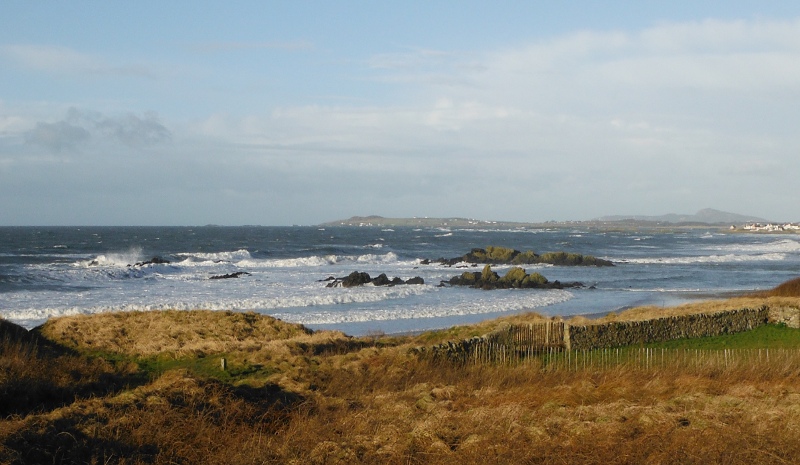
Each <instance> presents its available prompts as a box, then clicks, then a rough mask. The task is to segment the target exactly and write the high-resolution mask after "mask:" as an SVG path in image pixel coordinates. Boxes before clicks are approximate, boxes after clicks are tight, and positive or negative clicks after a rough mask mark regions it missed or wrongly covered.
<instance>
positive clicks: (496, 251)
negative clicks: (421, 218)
mask: <svg viewBox="0 0 800 465" xmlns="http://www.w3.org/2000/svg"><path fill="white" fill-rule="evenodd" d="M421 263H422V264H430V263H439V264H443V265H448V266H453V265H457V264H459V263H471V264H476V265H477V264H488V265H539V264H548V265H558V266H614V263H612V262H611V261H609V260H604V259H602V258H597V257H593V256H591V255H581V254H576V253H567V252H548V253H545V254H542V255H539V254H537V253H536V252H534V251H532V250H528V251H524V252H520V251H519V250H515V249H510V248H507V247H498V246H488V247H486V248H485V249H480V248H476V249H472V250H471V251H470V252H468V253H466V254H464V255H462V256H460V257H454V258H438V259H436V260H427V259H426V260H423V261H422V262H421Z"/></svg>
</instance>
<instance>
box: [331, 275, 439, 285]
mask: <svg viewBox="0 0 800 465" xmlns="http://www.w3.org/2000/svg"><path fill="white" fill-rule="evenodd" d="M322 281H323V282H324V281H328V285H327V286H326V287H356V286H363V285H364V284H372V285H373V286H397V285H403V284H425V280H424V279H422V278H420V277H419V276H416V277H413V278H411V279H408V280H403V279H401V278H397V277H395V278H392V279H389V277H388V276H386V273H381V274H380V275H378V276H377V277H375V278H372V277H370V275H369V274H368V273H364V272H363V271H362V272H359V271H354V272H352V273H350V274H349V275H347V276H345V277H343V278H334V277H333V276H331V277H329V278H328V279H323V280H322Z"/></svg>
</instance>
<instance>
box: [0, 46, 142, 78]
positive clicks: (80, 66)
mask: <svg viewBox="0 0 800 465" xmlns="http://www.w3.org/2000/svg"><path fill="white" fill-rule="evenodd" d="M0 56H2V57H5V58H6V59H7V60H10V61H11V62H13V63H15V64H17V65H18V66H20V67H22V68H25V69H31V70H34V71H42V72H47V73H58V74H93V75H113V76H132V77H146V78H152V77H153V73H152V71H151V70H150V69H149V67H147V66H144V65H141V64H123V65H118V64H112V63H110V62H109V61H108V60H106V59H103V58H101V57H97V56H93V55H90V54H87V53H82V52H79V51H77V50H73V49H71V48H68V47H63V46H57V45H32V44H12V45H2V46H0Z"/></svg>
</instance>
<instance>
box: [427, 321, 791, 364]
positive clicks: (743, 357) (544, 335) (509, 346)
mask: <svg viewBox="0 0 800 465" xmlns="http://www.w3.org/2000/svg"><path fill="white" fill-rule="evenodd" d="M565 329H568V328H567V327H566V325H565V323H563V322H560V321H548V322H543V323H533V324H527V325H513V326H509V327H506V328H503V329H500V330H498V331H495V332H492V333H489V334H487V335H485V336H483V337H474V338H471V339H466V340H463V341H460V342H448V343H444V344H439V345H438V346H434V347H431V348H420V349H418V351H419V353H420V354H421V355H425V356H427V357H429V358H430V359H431V360H435V361H445V362H448V363H458V364H464V365H485V364H490V365H520V364H524V365H531V366H538V367H539V368H541V369H542V370H571V371H576V370H597V369H600V370H605V369H610V368H614V367H624V368H640V369H651V368H652V369H669V368H696V369H701V368H708V367H715V368H723V369H727V368H736V367H750V366H755V367H758V366H763V365H770V366H776V364H777V366H783V367H786V368H787V369H800V349H718V350H717V349H661V348H645V347H632V346H627V347H617V348H603V349H591V350H589V349H586V350H569V349H567V343H566V341H565V334H566V333H565Z"/></svg>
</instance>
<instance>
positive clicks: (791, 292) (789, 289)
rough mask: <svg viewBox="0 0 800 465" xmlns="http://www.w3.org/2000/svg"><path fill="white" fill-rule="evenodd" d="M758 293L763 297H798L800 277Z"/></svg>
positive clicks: (799, 293)
mask: <svg viewBox="0 0 800 465" xmlns="http://www.w3.org/2000/svg"><path fill="white" fill-rule="evenodd" d="M758 295H759V296H764V297H800V278H795V279H791V280H789V281H786V282H785V283H782V284H779V285H778V286H776V287H775V288H773V289H771V290H769V291H765V292H763V293H759V294H758Z"/></svg>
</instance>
